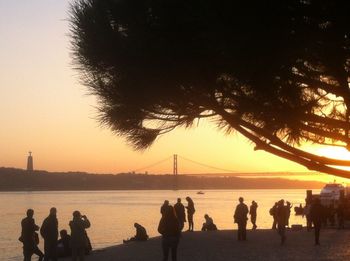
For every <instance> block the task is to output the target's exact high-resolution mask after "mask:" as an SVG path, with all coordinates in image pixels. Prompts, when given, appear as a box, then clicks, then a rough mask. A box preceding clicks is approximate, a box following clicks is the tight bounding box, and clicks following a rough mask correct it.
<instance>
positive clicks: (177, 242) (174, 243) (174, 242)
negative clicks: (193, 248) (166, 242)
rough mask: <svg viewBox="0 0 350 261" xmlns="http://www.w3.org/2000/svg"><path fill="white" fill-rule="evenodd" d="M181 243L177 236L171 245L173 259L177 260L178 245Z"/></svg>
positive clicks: (173, 260)
mask: <svg viewBox="0 0 350 261" xmlns="http://www.w3.org/2000/svg"><path fill="white" fill-rule="evenodd" d="M178 244H179V240H178V239H177V238H174V241H173V242H172V245H171V260H172V261H176V260H177V246H178Z"/></svg>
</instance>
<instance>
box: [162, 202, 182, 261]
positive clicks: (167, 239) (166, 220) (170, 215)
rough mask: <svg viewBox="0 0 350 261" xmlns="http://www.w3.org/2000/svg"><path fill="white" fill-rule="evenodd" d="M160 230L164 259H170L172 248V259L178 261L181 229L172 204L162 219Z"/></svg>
mask: <svg viewBox="0 0 350 261" xmlns="http://www.w3.org/2000/svg"><path fill="white" fill-rule="evenodd" d="M158 232H159V233H160V234H161V235H162V249H163V261H167V260H168V256H169V250H171V260H172V261H176V260H177V246H178V244H179V240H180V233H181V230H180V226H179V221H178V219H177V217H176V215H175V210H174V208H173V207H172V206H168V207H167V209H166V211H165V212H164V215H163V216H162V218H161V219H160V222H159V226H158Z"/></svg>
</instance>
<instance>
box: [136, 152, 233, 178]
mask: <svg viewBox="0 0 350 261" xmlns="http://www.w3.org/2000/svg"><path fill="white" fill-rule="evenodd" d="M179 160H181V161H183V162H187V163H191V164H192V165H196V166H200V167H202V168H203V167H204V168H205V169H210V170H215V171H220V173H230V174H231V173H238V172H237V171H235V170H231V169H225V168H220V167H217V166H212V165H208V164H205V163H202V162H198V161H195V160H192V159H188V158H186V157H183V156H181V155H178V154H174V155H171V156H168V157H166V158H164V159H162V160H159V161H156V162H154V163H152V164H149V165H147V166H143V167H141V168H137V169H134V170H133V171H132V172H134V173H138V172H141V171H147V170H149V169H152V168H154V167H156V166H159V165H162V164H164V163H165V162H170V161H172V166H173V169H172V174H173V175H175V176H176V175H178V174H179V168H178V165H179ZM169 172H170V171H169Z"/></svg>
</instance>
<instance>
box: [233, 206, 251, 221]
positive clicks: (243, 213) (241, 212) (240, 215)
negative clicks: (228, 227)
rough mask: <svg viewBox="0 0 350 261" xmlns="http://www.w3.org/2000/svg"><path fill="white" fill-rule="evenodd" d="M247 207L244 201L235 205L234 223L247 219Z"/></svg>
mask: <svg viewBox="0 0 350 261" xmlns="http://www.w3.org/2000/svg"><path fill="white" fill-rule="evenodd" d="M247 215H248V207H247V205H246V204H244V203H239V204H238V205H237V207H236V210H235V214H234V216H233V218H234V220H235V223H243V222H247V220H248V217H247Z"/></svg>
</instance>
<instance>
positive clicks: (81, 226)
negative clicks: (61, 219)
mask: <svg viewBox="0 0 350 261" xmlns="http://www.w3.org/2000/svg"><path fill="white" fill-rule="evenodd" d="M69 226H70V229H71V248H72V260H73V261H76V260H78V257H79V260H80V261H84V257H85V250H86V246H87V245H88V239H87V234H86V231H85V229H87V228H89V227H90V221H89V220H88V218H87V217H86V216H85V215H81V214H80V212H79V211H77V210H76V211H74V212H73V220H72V221H70V222H69Z"/></svg>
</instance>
